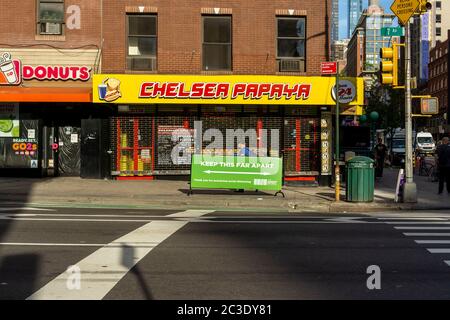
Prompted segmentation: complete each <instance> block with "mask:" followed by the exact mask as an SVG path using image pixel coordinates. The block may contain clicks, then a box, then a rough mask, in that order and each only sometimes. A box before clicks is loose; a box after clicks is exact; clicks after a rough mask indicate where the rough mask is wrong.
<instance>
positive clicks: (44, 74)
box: [0, 52, 91, 85]
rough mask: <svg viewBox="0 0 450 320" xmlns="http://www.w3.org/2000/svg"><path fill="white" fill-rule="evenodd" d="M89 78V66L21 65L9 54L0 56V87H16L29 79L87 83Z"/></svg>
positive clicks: (4, 53) (5, 53)
mask: <svg viewBox="0 0 450 320" xmlns="http://www.w3.org/2000/svg"><path fill="white" fill-rule="evenodd" d="M90 78H91V67H89V66H43V65H38V66H31V65H22V63H21V61H20V60H18V59H13V58H12V56H11V54H10V53H9V52H3V53H2V54H0V85H18V84H20V83H22V81H23V80H31V79H37V80H62V81H67V80H73V81H87V80H89V79H90Z"/></svg>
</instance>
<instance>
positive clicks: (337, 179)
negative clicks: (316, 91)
mask: <svg viewBox="0 0 450 320" xmlns="http://www.w3.org/2000/svg"><path fill="white" fill-rule="evenodd" d="M335 93H336V136H335V140H336V154H335V161H336V163H335V167H334V168H335V169H334V173H335V183H334V188H335V190H334V191H335V200H336V202H339V201H340V198H341V178H340V168H339V125H340V121H339V113H340V111H339V61H337V62H336V86H335Z"/></svg>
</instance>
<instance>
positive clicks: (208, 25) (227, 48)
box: [203, 16, 232, 71]
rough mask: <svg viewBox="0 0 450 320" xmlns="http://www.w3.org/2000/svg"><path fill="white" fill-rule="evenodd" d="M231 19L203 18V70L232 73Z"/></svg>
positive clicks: (224, 17)
mask: <svg viewBox="0 0 450 320" xmlns="http://www.w3.org/2000/svg"><path fill="white" fill-rule="evenodd" d="M231 54H232V47H231V17H230V16H219V17H217V16H214V17H213V16H204V17H203V70H205V71H223V70H230V71H231Z"/></svg>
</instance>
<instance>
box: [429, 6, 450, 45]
mask: <svg viewBox="0 0 450 320" xmlns="http://www.w3.org/2000/svg"><path fill="white" fill-rule="evenodd" d="M430 2H431V4H432V8H431V11H430V31H431V47H434V46H436V42H437V41H440V42H444V41H445V40H447V30H448V29H450V19H449V17H450V1H448V0H444V1H438V0H433V1H430Z"/></svg>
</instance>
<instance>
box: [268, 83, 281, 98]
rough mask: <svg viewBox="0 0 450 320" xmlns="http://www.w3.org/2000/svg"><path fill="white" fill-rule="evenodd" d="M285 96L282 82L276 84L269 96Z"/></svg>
mask: <svg viewBox="0 0 450 320" xmlns="http://www.w3.org/2000/svg"><path fill="white" fill-rule="evenodd" d="M282 96H283V85H282V84H274V85H272V88H271V90H270V95H269V98H270V99H273V98H276V99H280V98H281V97H282Z"/></svg>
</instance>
